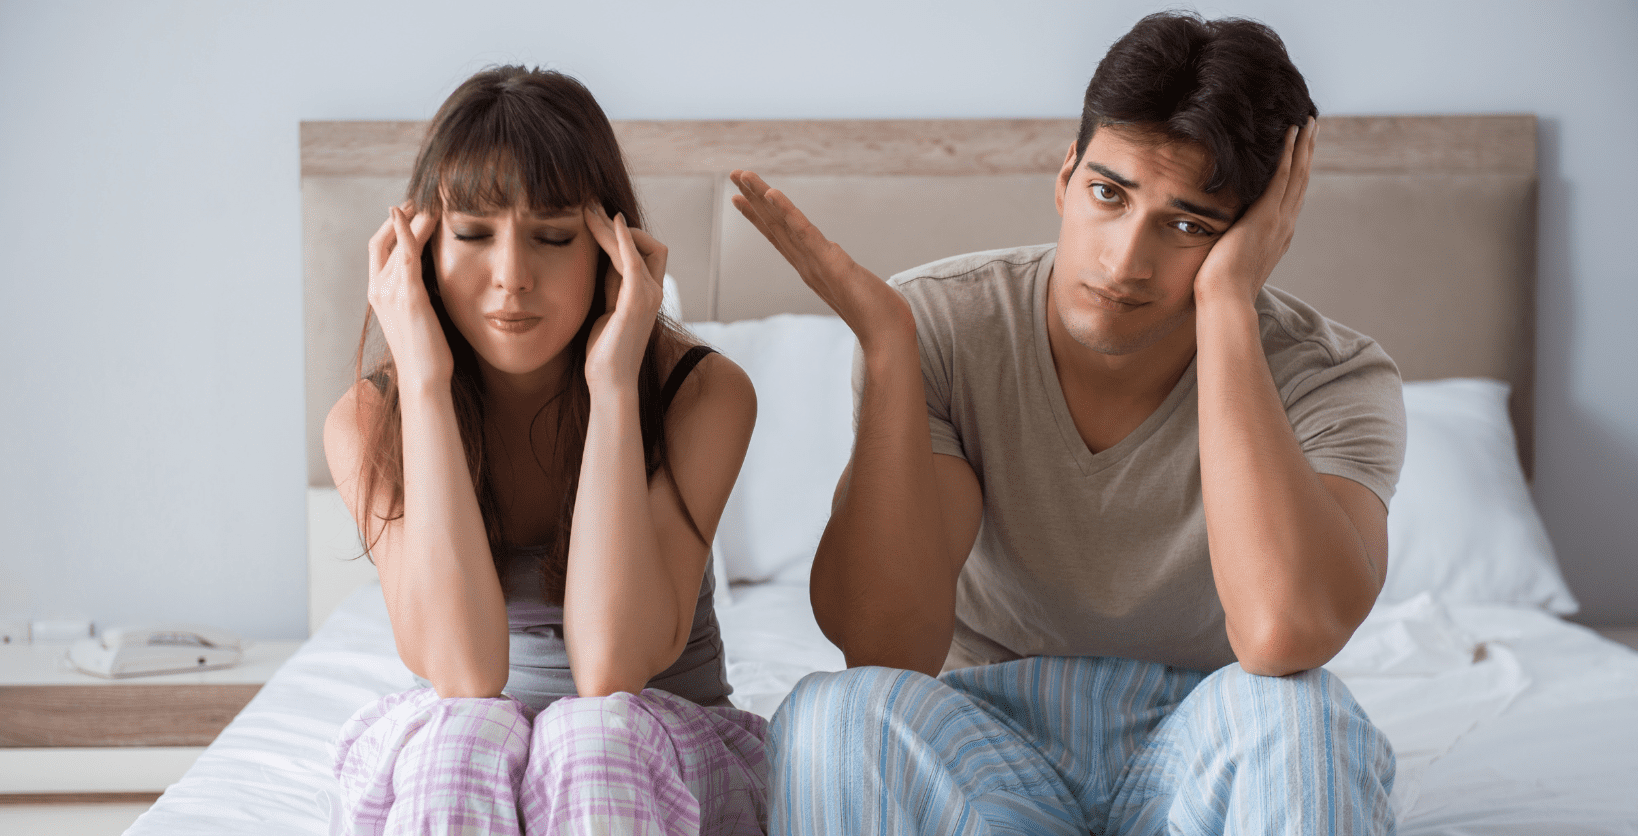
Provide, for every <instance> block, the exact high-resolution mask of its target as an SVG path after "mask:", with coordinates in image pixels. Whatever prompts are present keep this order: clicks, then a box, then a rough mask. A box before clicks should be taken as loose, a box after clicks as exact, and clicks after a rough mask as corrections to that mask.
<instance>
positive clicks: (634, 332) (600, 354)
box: [584, 206, 666, 386]
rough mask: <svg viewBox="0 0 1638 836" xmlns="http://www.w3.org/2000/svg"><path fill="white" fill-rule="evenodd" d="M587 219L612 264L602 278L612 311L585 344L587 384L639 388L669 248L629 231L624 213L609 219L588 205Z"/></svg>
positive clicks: (637, 231) (595, 325) (600, 319)
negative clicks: (637, 383)
mask: <svg viewBox="0 0 1638 836" xmlns="http://www.w3.org/2000/svg"><path fill="white" fill-rule="evenodd" d="M584 214H585V217H586V228H587V229H590V230H591V234H592V237H593V238H595V239H596V240H597V243H598V245H599V246H601V247H602V248H603V251H604V252H607V253H608V254H609V259H610V260H611V261H612V262H613V264H612V265H610V268H609V272H608V275H606V276H604V278H603V281H604V299H605V300H606V305H607V307H606V308H605V311H604V313H603V315H602V316H600V317H598V318H597V321H596V322H595V323H593V324H592V330H591V338H590V339H589V340H588V341H587V345H586V382H587V383H588V384H589V385H592V386H596V385H599V384H602V385H608V384H619V383H621V382H626V383H629V384H630V385H632V386H635V385H636V382H637V369H638V367H639V366H641V365H642V362H643V353H644V352H645V351H646V350H647V349H648V338H649V334H651V333H652V332H653V331H654V318H655V316H656V315H657V314H658V313H659V311H660V302H661V301H662V300H663V298H664V296H665V290H664V288H663V286H662V285H661V283H660V282H661V278H660V277H662V276H664V275H665V259H666V247H665V245H664V244H662V243H660V242H659V240H658V239H656V238H655V237H654V236H652V235H649V234H648V233H646V232H644V231H642V230H640V229H632V228H631V227H629V226H627V225H626V219H625V216H624V215H623V214H619V215H615V216H614V218H613V219H610V218H609V216H608V215H605V214H604V213H603V209H602V207H600V206H587V207H586V208H585V209H584Z"/></svg>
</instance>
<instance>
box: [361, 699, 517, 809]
mask: <svg viewBox="0 0 1638 836" xmlns="http://www.w3.org/2000/svg"><path fill="white" fill-rule="evenodd" d="M527 711H528V710H527V709H526V708H524V706H523V704H522V703H520V702H518V701H517V700H514V699H512V698H511V697H500V698H498V699H458V700H440V699H438V694H437V692H435V691H433V690H432V689H431V688H418V689H416V690H413V691H405V692H403V693H399V694H389V695H387V696H385V697H382V698H381V699H380V700H377V701H376V702H374V703H371V704H370V705H367V706H365V707H364V708H362V709H360V710H359V711H358V713H356V714H354V715H353V716H352V718H351V719H349V720H348V721H347V722H346V723H344V724H343V725H342V727H341V733H340V735H339V736H338V739H337V742H336V760H335V773H336V779H337V780H338V781H339V782H340V783H341V798H342V816H343V821H345V822H347V823H349V824H350V825H351V828H352V829H351V832H352V833H354V834H358V835H359V836H364V834H369V836H376V834H397V833H439V834H451V835H452V836H455V835H457V834H458V835H459V836H466V834H472V836H479V835H480V834H496V835H497V836H518V834H521V833H522V830H521V829H520V828H519V823H518V799H517V786H518V783H519V781H520V780H521V779H522V777H523V772H524V767H525V766H526V765H527V764H528V761H529V718H528V715H527Z"/></svg>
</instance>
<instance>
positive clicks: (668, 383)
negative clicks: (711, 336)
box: [660, 345, 717, 413]
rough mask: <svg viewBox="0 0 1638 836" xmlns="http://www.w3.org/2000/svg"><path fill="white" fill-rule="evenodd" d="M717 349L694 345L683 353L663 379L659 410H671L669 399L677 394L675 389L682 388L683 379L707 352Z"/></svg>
mask: <svg viewBox="0 0 1638 836" xmlns="http://www.w3.org/2000/svg"><path fill="white" fill-rule="evenodd" d="M715 353H717V350H716V349H714V348H712V347H710V346H708V345H696V346H694V347H693V348H690V349H688V351H687V353H685V354H683V356H682V359H680V360H678V361H677V365H675V366H672V367H671V376H670V377H668V378H666V379H665V387H664V388H662V389H661V390H660V412H661V413H665V412H669V411H670V410H671V399H672V398H675V397H676V396H677V390H678V389H681V388H682V385H683V381H684V380H687V379H688V375H689V373H690V372H692V371H694V367H695V366H697V365H699V364H700V361H701V360H704V359H705V355H707V354H715Z"/></svg>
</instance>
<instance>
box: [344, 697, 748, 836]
mask: <svg viewBox="0 0 1638 836" xmlns="http://www.w3.org/2000/svg"><path fill="white" fill-rule="evenodd" d="M532 713H533V712H531V711H530V710H529V709H528V707H526V706H525V705H524V704H523V703H521V702H518V701H517V700H515V699H512V698H511V697H498V698H495V699H447V700H446V699H439V698H438V695H437V693H436V692H434V691H433V690H432V689H431V688H421V689H416V690H413V691H405V692H403V693H399V694H392V695H389V696H386V697H383V698H381V699H380V700H378V701H376V702H374V703H372V704H370V705H368V706H365V707H364V708H362V709H360V710H359V712H358V713H357V714H354V715H353V717H352V719H350V720H348V721H347V722H346V723H345V724H344V725H343V726H342V727H341V733H340V735H339V736H338V737H337V740H336V759H335V773H336V778H337V779H338V780H339V781H340V783H341V797H342V812H343V816H342V818H343V822H344V823H345V824H346V826H347V827H348V828H350V831H351V832H352V833H356V834H401V833H415V834H432V833H436V834H524V833H529V834H571V833H572V834H589V833H598V834H604V833H608V834H642V836H682V834H689V836H693V834H713V835H714V834H723V836H739V835H740V834H762V833H765V832H766V829H767V822H768V813H767V805H766V796H767V787H768V760H767V752H766V744H765V741H766V740H767V730H768V724H767V721H765V720H763V719H762V718H761V717H758V716H757V715H755V714H751V713H749V712H745V711H740V710H738V709H735V708H726V707H723V708H707V707H703V706H700V705H696V704H694V703H692V702H689V701H688V700H685V699H683V698H682V697H678V696H676V695H674V694H670V693H667V692H665V691H659V690H656V689H653V688H650V689H647V690H644V691H643V692H642V693H641V694H627V693H617V694H613V695H611V696H607V697H567V698H564V699H561V700H558V701H557V702H555V703H553V704H552V705H550V706H549V707H547V708H546V710H545V711H542V712H540V714H539V716H533V717H532V716H531V715H532Z"/></svg>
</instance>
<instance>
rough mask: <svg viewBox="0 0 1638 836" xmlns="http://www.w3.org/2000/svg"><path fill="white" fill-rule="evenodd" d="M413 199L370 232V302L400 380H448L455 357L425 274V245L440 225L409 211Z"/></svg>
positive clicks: (416, 382)
mask: <svg viewBox="0 0 1638 836" xmlns="http://www.w3.org/2000/svg"><path fill="white" fill-rule="evenodd" d="M410 208H412V207H411V204H408V203H406V204H404V206H402V207H400V206H394V207H392V208H391V209H389V210H387V211H388V215H389V217H388V218H387V221H386V223H383V224H382V225H381V228H380V229H379V230H377V231H376V233H375V235H374V236H372V237H371V238H370V289H369V300H370V308H371V310H373V311H374V312H375V317H376V319H377V320H378V321H379V322H380V323H381V333H382V336H384V337H386V339H387V347H388V348H389V349H390V350H391V351H392V359H393V364H394V366H395V367H396V369H397V374H398V382H399V386H400V387H401V388H402V387H405V386H425V385H442V386H448V385H449V379H450V376H451V375H452V374H453V373H454V369H455V361H454V359H453V357H452V355H451V354H450V352H449V340H447V339H446V338H445V337H444V331H443V328H442V326H440V325H439V324H438V315H437V313H436V312H434V311H433V309H432V300H431V299H430V298H429V297H428V296H427V289H426V284H425V282H423V281H422V276H421V250H422V248H423V247H425V246H426V245H427V240H428V239H430V238H431V237H432V231H433V230H434V229H437V227H438V217H437V215H436V214H434V213H431V212H416V213H415V216H414V217H413V218H412V217H410V215H409V214H408V211H409V209H410Z"/></svg>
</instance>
